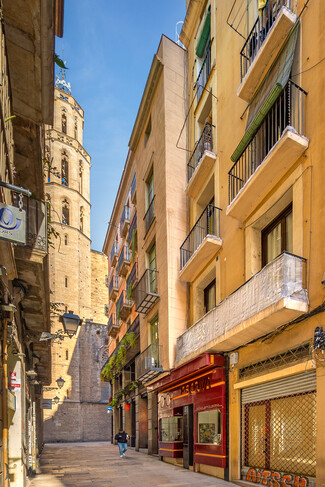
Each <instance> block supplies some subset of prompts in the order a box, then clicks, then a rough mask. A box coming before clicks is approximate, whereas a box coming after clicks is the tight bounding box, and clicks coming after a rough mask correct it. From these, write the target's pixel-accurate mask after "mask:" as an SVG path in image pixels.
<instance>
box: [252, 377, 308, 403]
mask: <svg viewBox="0 0 325 487" xmlns="http://www.w3.org/2000/svg"><path fill="white" fill-rule="evenodd" d="M309 391H316V371H315V370H311V371H308V372H305V373H303V374H298V375H294V376H291V377H284V378H283V379H277V380H274V381H272V382H266V383H265V384H259V385H256V386H252V387H247V388H245V389H243V390H242V404H249V403H252V402H257V401H264V400H266V399H273V398H277V397H284V396H290V395H293V394H300V393H303V392H309Z"/></svg>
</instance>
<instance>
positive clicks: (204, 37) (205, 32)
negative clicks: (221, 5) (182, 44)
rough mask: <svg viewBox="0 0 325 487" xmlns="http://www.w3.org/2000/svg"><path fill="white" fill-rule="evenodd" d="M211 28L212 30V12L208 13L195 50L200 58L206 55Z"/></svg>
mask: <svg viewBox="0 0 325 487" xmlns="http://www.w3.org/2000/svg"><path fill="white" fill-rule="evenodd" d="M210 28H211V13H210V11H208V13H207V16H206V18H205V21H204V24H203V27H202V30H201V32H200V36H199V40H198V43H197V45H196V49H195V53H196V55H197V56H198V57H202V56H203V54H204V48H205V46H206V43H207V41H208V38H209V35H210Z"/></svg>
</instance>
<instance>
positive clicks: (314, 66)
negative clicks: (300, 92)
mask: <svg viewBox="0 0 325 487" xmlns="http://www.w3.org/2000/svg"><path fill="white" fill-rule="evenodd" d="M323 61H325V57H323V58H322V59H321V60H320V61H318V63H316V64H314V65H313V66H310V68H307V69H305V70H304V71H300V73H296V74H292V75H291V78H294V77H295V76H299V75H300V74H304V73H307V72H308V71H310V70H311V69H314V68H316V66H318V65H319V64H320V63H322V62H323Z"/></svg>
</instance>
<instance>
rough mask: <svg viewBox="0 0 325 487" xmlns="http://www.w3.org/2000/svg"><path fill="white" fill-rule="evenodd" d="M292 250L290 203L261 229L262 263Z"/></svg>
mask: <svg viewBox="0 0 325 487" xmlns="http://www.w3.org/2000/svg"><path fill="white" fill-rule="evenodd" d="M285 250H286V251H287V252H292V250H293V224H292V204H290V205H289V206H288V207H287V208H286V209H285V210H284V211H283V212H282V213H281V214H280V215H279V216H278V217H277V218H276V219H275V220H273V222H272V223H271V224H270V225H268V226H267V227H266V228H265V229H264V230H263V231H262V264H263V266H264V265H266V264H268V263H269V262H271V260H273V259H275V258H276V257H277V256H278V255H280V254H281V252H283V251H285Z"/></svg>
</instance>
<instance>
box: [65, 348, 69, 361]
mask: <svg viewBox="0 0 325 487" xmlns="http://www.w3.org/2000/svg"><path fill="white" fill-rule="evenodd" d="M65 359H66V360H69V350H68V349H67V350H66V351H65Z"/></svg>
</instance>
